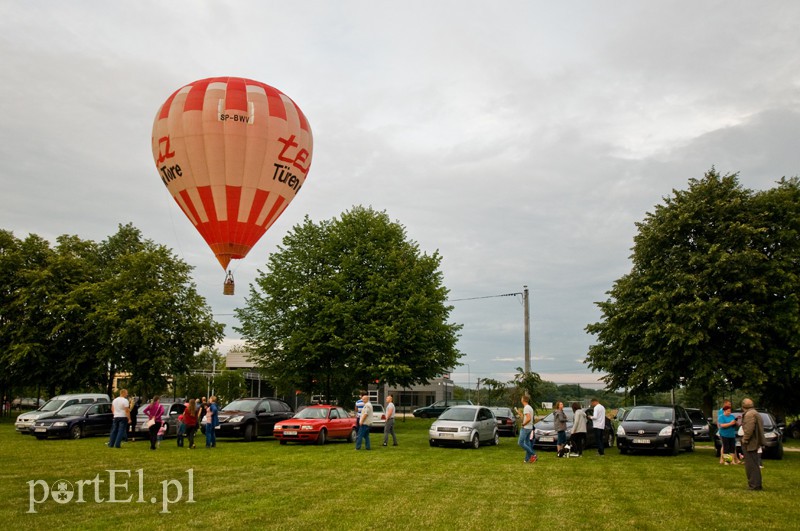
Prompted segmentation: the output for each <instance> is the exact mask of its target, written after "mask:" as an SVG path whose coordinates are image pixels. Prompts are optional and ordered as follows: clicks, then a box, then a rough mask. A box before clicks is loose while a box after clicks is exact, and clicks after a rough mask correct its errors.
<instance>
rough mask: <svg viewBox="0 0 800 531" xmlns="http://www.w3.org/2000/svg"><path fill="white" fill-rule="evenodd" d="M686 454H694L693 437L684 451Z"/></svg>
mask: <svg viewBox="0 0 800 531" xmlns="http://www.w3.org/2000/svg"><path fill="white" fill-rule="evenodd" d="M686 451H687V452H694V437H692V438H691V440H690V442H689V447H688V448H687V449H686Z"/></svg>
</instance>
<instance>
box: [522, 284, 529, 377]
mask: <svg viewBox="0 0 800 531" xmlns="http://www.w3.org/2000/svg"><path fill="white" fill-rule="evenodd" d="M523 288H524V289H523V291H522V303H523V306H524V308H525V372H526V373H528V372H531V310H530V303H529V302H528V286H527V285H526V286H523Z"/></svg>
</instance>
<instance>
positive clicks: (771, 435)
mask: <svg viewBox="0 0 800 531" xmlns="http://www.w3.org/2000/svg"><path fill="white" fill-rule="evenodd" d="M777 436H778V434H777V433H775V432H774V431H770V432H767V433H765V434H764V438H765V439H774V438H776V437H777Z"/></svg>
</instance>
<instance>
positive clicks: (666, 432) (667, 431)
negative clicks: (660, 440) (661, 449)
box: [658, 426, 672, 437]
mask: <svg viewBox="0 0 800 531" xmlns="http://www.w3.org/2000/svg"><path fill="white" fill-rule="evenodd" d="M658 436H659V437H672V426H664V427H663V428H661V431H660V432H658Z"/></svg>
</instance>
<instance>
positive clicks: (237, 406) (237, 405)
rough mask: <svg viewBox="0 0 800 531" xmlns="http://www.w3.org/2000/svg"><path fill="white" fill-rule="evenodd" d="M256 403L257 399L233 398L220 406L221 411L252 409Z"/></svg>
mask: <svg viewBox="0 0 800 531" xmlns="http://www.w3.org/2000/svg"><path fill="white" fill-rule="evenodd" d="M257 403H258V401H257V400H234V401H233V402H231V403H230V404H228V405H227V406H225V407H224V408H222V411H253V409H255V407H256V404H257Z"/></svg>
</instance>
